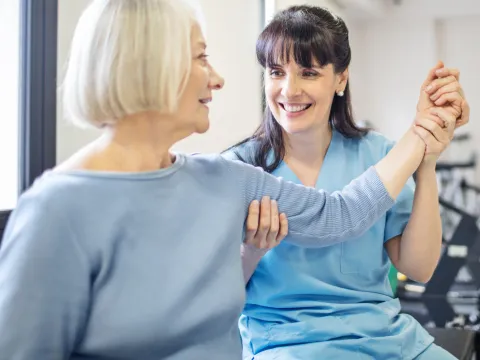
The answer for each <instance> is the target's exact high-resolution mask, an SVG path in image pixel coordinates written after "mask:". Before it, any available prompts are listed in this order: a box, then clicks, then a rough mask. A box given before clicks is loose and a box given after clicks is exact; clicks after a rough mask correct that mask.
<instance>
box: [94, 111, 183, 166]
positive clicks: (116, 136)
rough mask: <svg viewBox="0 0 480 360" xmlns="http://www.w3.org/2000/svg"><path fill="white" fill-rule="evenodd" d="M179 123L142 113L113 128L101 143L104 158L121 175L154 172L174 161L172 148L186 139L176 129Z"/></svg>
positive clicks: (163, 117)
mask: <svg viewBox="0 0 480 360" xmlns="http://www.w3.org/2000/svg"><path fill="white" fill-rule="evenodd" d="M174 123H175V119H172V118H170V117H168V116H163V115H158V114H153V113H142V114H135V115H131V116H128V117H126V118H124V119H121V120H119V121H118V122H117V123H116V124H115V126H113V127H109V128H108V129H107V130H106V131H105V134H104V136H103V137H102V138H101V139H100V140H99V141H100V143H101V151H100V152H99V155H100V158H101V159H103V160H105V161H106V162H109V163H110V164H113V166H114V167H117V168H118V170H120V171H132V172H138V171H154V170H158V169H160V168H165V167H169V166H170V165H172V163H173V161H174V157H173V156H172V155H171V153H170V148H171V147H172V146H173V145H174V144H175V143H176V142H177V141H178V140H180V139H181V138H183V136H179V134H178V131H176V130H175V129H174V126H172V125H173V124H174Z"/></svg>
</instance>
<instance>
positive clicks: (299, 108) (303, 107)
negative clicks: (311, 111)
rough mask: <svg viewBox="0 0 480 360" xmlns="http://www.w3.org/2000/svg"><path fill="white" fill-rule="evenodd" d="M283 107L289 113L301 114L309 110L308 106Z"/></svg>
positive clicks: (284, 105)
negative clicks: (300, 112)
mask: <svg viewBox="0 0 480 360" xmlns="http://www.w3.org/2000/svg"><path fill="white" fill-rule="evenodd" d="M283 107H284V108H285V110H286V111H288V112H299V111H303V110H305V109H306V108H308V105H288V104H283Z"/></svg>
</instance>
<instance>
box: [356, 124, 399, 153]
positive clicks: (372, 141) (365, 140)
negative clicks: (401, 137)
mask: <svg viewBox="0 0 480 360" xmlns="http://www.w3.org/2000/svg"><path fill="white" fill-rule="evenodd" d="M350 141H351V142H352V143H354V144H356V146H357V147H358V151H360V152H361V153H364V154H368V155H370V156H373V157H377V156H380V157H383V156H385V155H386V154H387V153H388V152H389V151H390V150H391V148H392V147H393V146H394V145H395V142H394V141H392V140H390V139H388V138H387V137H386V136H385V135H383V134H381V133H379V132H377V131H373V130H370V131H369V132H368V133H367V134H365V135H364V136H362V137H361V138H358V139H352V140H350Z"/></svg>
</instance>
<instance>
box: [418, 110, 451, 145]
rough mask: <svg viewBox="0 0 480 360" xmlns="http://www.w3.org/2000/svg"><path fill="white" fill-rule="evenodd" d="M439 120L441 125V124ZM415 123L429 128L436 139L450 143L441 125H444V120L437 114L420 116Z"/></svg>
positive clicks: (426, 128) (443, 142)
mask: <svg viewBox="0 0 480 360" xmlns="http://www.w3.org/2000/svg"><path fill="white" fill-rule="evenodd" d="M439 122H440V123H441V125H439ZM415 125H417V127H418V126H420V127H422V128H423V129H425V130H427V131H428V132H429V133H430V134H431V135H433V137H434V138H435V140H436V141H438V142H441V143H442V144H445V143H448V141H449V139H448V135H447V134H446V132H445V130H444V129H443V128H442V127H441V126H442V125H443V120H440V119H438V118H437V117H436V116H435V115H433V114H425V115H423V116H420V117H418V118H417V119H416V120H415ZM422 138H423V137H422ZM424 140H425V139H424Z"/></svg>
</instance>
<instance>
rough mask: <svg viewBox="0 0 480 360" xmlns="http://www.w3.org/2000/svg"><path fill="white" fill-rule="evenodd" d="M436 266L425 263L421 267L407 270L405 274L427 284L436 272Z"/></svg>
mask: <svg viewBox="0 0 480 360" xmlns="http://www.w3.org/2000/svg"><path fill="white" fill-rule="evenodd" d="M435 269H436V265H435V266H428V265H426V264H424V265H423V266H421V267H416V268H415V269H411V270H410V271H406V272H405V273H404V274H405V275H406V276H407V277H408V278H409V279H410V280H413V281H416V282H419V283H422V284H425V283H427V282H429V281H430V280H431V279H432V276H433V274H434V273H435Z"/></svg>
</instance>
